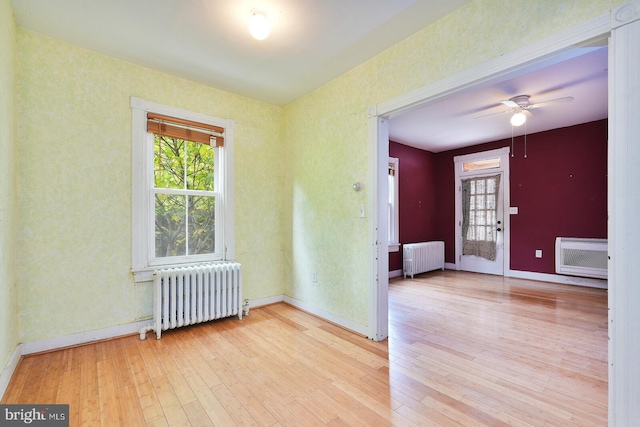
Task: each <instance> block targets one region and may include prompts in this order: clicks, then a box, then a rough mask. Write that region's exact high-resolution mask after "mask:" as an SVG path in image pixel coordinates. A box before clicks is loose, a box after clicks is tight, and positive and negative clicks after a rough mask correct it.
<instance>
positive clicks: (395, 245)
mask: <svg viewBox="0 0 640 427" xmlns="http://www.w3.org/2000/svg"><path fill="white" fill-rule="evenodd" d="M398 251H400V243H389V252H398Z"/></svg>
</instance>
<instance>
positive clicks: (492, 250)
mask: <svg viewBox="0 0 640 427" xmlns="http://www.w3.org/2000/svg"><path fill="white" fill-rule="evenodd" d="M499 188H500V175H492V176H483V177H477V178H468V179H463V180H462V254H463V255H475V256H479V257H482V258H485V259H488V260H490V261H494V260H495V259H496V242H497V232H496V222H497V210H498V190H499Z"/></svg>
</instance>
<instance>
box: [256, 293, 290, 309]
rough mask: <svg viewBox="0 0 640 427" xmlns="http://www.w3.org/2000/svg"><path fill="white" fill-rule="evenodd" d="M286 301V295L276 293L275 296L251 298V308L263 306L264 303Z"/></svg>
mask: <svg viewBox="0 0 640 427" xmlns="http://www.w3.org/2000/svg"><path fill="white" fill-rule="evenodd" d="M282 301H284V295H276V296H274V297H268V298H260V299H251V300H249V308H256V307H262V306H263V305H269V304H275V303H277V302H282Z"/></svg>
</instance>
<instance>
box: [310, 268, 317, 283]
mask: <svg viewBox="0 0 640 427" xmlns="http://www.w3.org/2000/svg"><path fill="white" fill-rule="evenodd" d="M311 280H313V281H314V282H317V281H318V272H317V271H314V272H313V273H311Z"/></svg>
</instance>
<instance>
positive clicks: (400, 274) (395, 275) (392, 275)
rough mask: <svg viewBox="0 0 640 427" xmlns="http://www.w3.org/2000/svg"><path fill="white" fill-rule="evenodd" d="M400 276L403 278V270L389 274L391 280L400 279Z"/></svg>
mask: <svg viewBox="0 0 640 427" xmlns="http://www.w3.org/2000/svg"><path fill="white" fill-rule="evenodd" d="M400 276H402V269H400V270H393V271H390V272H389V279H391V278H392V277H400Z"/></svg>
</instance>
